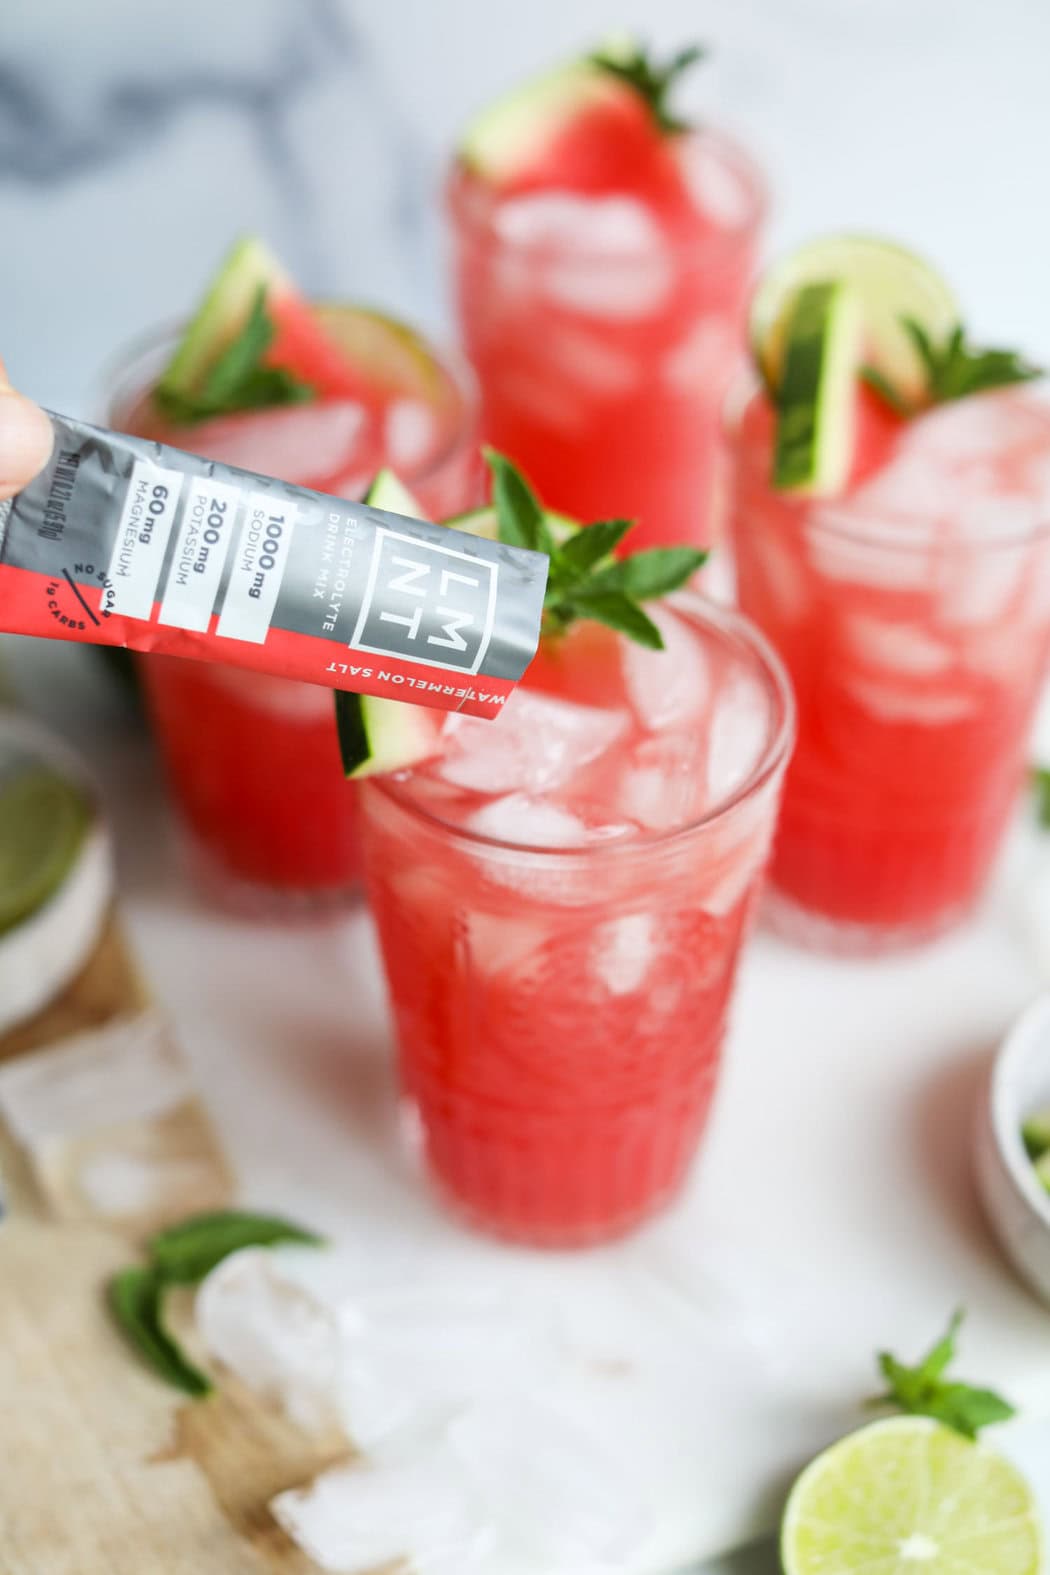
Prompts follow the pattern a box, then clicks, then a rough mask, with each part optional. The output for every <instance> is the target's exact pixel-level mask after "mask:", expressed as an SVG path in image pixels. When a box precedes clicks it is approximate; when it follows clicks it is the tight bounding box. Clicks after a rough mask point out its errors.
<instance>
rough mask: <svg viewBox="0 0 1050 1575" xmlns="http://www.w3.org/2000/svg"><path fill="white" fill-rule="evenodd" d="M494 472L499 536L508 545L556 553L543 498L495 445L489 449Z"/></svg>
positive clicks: (491, 468)
mask: <svg viewBox="0 0 1050 1575" xmlns="http://www.w3.org/2000/svg"><path fill="white" fill-rule="evenodd" d="M484 453H485V463H486V464H487V465H488V467H489V469H490V470H491V472H492V501H493V503H494V504H495V505H496V515H497V517H498V519H499V539H500V541H502V542H505V543H506V545H507V546H508V547H528V548H529V549H530V550H531V551H532V552H545V553H546V554H547V556H548V557H550V556H551V555H552V553H553V543H552V541H551V535H550V531H549V530H548V528H547V522H546V520H545V519H544V517H543V510H542V509H541V508H540V504H539V500H538V498H537V497H536V494H535V493H534V492H533V490H532V488H531V487H530V486H529V484H528V482H527V481H526V480H525V477H524V476H523V475H522V473H521V471H520V470H519V469H518V467H517V466H516V465H514V464H512V463H511V461H510V460H509V459H507V457H506V455H505V454H500V453H498V452H497V450H496V449H494V448H486V449H485V451H484Z"/></svg>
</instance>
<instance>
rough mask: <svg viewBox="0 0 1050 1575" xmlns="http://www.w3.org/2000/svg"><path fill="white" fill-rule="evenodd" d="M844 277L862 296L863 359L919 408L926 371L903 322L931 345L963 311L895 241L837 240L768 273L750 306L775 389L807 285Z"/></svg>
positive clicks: (762, 361) (754, 342)
mask: <svg viewBox="0 0 1050 1575" xmlns="http://www.w3.org/2000/svg"><path fill="white" fill-rule="evenodd" d="M829 280H841V281H842V282H843V283H846V284H850V285H852V286H853V288H854V290H855V291H856V292H857V294H858V295H859V297H860V302H861V313H862V316H863V319H864V343H863V359H864V361H865V362H866V363H867V364H868V365H869V366H871V367H873V368H874V369H875V370H876V371H877V372H879V373H881V374H882V376H883V377H884V378H885V379H886V381H887V382H888V383H889V384H890V386H891V387H892V388H893V389H894V390H895V391H896V393H897V394H898V395H899V396H900V398H901V399H902V400H903V401H904V402H905V403H906V404H909V405H914V406H916V407H918V406H920V405H922V404H923V402H924V399H925V395H926V372H925V369H924V367H923V364H922V360H921V358H920V356H919V354H918V351H917V350H916V348H915V345H914V343H913V342H912V339H911V337H910V335H909V334H908V331H907V329H906V328H905V327H904V325H903V323H902V321H901V320H902V318H913V319H914V320H915V322H917V323H919V324H920V325H921V326H922V327H923V328H924V329H925V330H926V332H927V334H929V336H930V338H931V339H932V340H933V342H934V344H942V343H943V342H944V340H945V339H947V337H948V335H949V334H950V333H951V331H952V329H953V328H954V327H955V325H956V323H957V322H958V321H959V308H958V306H957V304H956V301H955V297H954V296H953V295H952V292H951V290H950V289H949V288H948V286H947V285H946V284H945V282H944V280H943V279H942V278H941V276H940V274H939V273H937V271H936V269H934V268H932V267H931V266H930V264H929V263H927V262H925V261H924V260H923V259H922V258H921V257H916V256H915V254H914V253H913V252H909V251H905V250H904V248H903V247H902V246H896V245H894V244H893V242H892V241H884V240H879V239H878V238H877V237H875V236H868V235H832V236H827V237H825V238H824V239H822V240H817V241H813V242H811V243H810V245H808V246H803V247H800V248H799V250H798V251H797V252H792V254H791V256H790V257H786V258H784V260H783V261H782V262H780V263H777V264H775V265H774V266H773V267H772V268H770V269H769V271H768V272H767V273H766V275H765V277H764V279H763V281H762V283H761V284H760V285H759V288H758V290H757V292H756V294H755V299H754V303H753V305H752V307H751V326H750V332H751V347H752V351H753V353H754V356H755V360H756V361H757V362H758V365H759V367H760V368H761V371H762V374H763V376H764V377H765V379H766V381H767V382H768V384H769V385H770V387H771V388H777V387H779V384H780V378H781V371H782V368H783V363H784V353H785V345H786V337H787V328H788V324H789V323H790V321H791V317H792V314H793V310H794V305H795V302H796V299H797V297H798V294H799V291H800V290H801V289H803V287H804V286H805V285H807V284H815V283H824V282H827V281H829Z"/></svg>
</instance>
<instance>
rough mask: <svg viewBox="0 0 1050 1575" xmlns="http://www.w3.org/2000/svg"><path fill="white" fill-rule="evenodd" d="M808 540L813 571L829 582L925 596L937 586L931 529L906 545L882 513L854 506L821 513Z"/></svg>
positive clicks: (807, 529) (810, 528) (811, 522)
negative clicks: (889, 525)
mask: <svg viewBox="0 0 1050 1575" xmlns="http://www.w3.org/2000/svg"><path fill="white" fill-rule="evenodd" d="M805 534H806V546H807V548H808V551H809V557H810V561H811V562H812V564H813V568H814V569H815V570H816V572H817V574H819V575H822V576H823V577H824V578H825V579H828V580H834V581H836V582H841V583H843V584H847V585H863V586H870V587H871V588H872V589H875V590H884V591H923V590H926V589H928V588H929V587H930V586H931V585H932V584H933V574H934V565H935V556H934V542H935V538H934V534H933V531H932V529H931V530H930V531H928V532H925V531H923V532H917V533H916V534H915V535H914V537H913V538H912V539H903V538H902V537H901V536H900V535H898V534H893V533H890V532H889V531H888V530H887V529H886V521H885V519H883V518H882V517H881V516H880V515H879V514H878V513H874V514H872V513H868V514H865V513H864V512H863V511H862V510H860V509H859V508H857V507H855V506H854V505H852V504H851V505H850V506H849V507H848V508H847V507H846V506H845V505H843V506H841V507H838V508H836V509H833V510H828V511H823V510H817V511H816V512H815V513H814V515H813V517H812V519H810V520H809V521H807V522H806V526H805Z"/></svg>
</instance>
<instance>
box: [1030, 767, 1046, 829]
mask: <svg viewBox="0 0 1050 1575" xmlns="http://www.w3.org/2000/svg"><path fill="white" fill-rule="evenodd" d="M1032 783H1033V786H1034V787H1035V803H1036V815H1037V817H1038V820H1039V824H1040V825H1041V826H1042V827H1043V829H1044V830H1045V831H1050V766H1036V767H1035V769H1034V770H1033V772H1032Z"/></svg>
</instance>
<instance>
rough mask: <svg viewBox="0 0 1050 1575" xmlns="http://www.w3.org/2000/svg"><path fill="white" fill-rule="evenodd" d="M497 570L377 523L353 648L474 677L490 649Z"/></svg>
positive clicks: (492, 564)
mask: <svg viewBox="0 0 1050 1575" xmlns="http://www.w3.org/2000/svg"><path fill="white" fill-rule="evenodd" d="M498 573H499V568H498V565H497V564H495V563H487V562H485V560H484V559H482V558H472V557H470V556H468V554H467V553H465V552H457V551H456V550H455V548H452V547H440V546H438V545H436V544H433V543H430V542H425V541H417V540H416V539H415V538H414V537H412V536H403V535H402V534H401V533H400V532H399V531H394V530H387V529H386V528H385V527H383V526H377V528H376V539H375V545H374V546H373V548H372V562H371V564H370V565H369V570H368V585H367V588H366V590H365V597H364V601H363V602H362V604H361V611H360V613H359V615H358V619H357V626H356V628H355V629H354V637H353V639H352V640H351V642H350V644H351V645H352V646H356V647H357V649H358V650H360V651H376V652H379V653H381V654H384V655H387V656H405V657H409V658H411V660H412V661H415V662H426V663H427V664H428V665H429V666H431V667H452V668H456V669H457V670H458V671H460V672H464V673H476V672H477V671H478V669H479V668H480V666H481V663H482V661H483V660H484V657H485V652H486V651H487V650H488V645H489V640H490V639H491V636H492V620H493V615H494V613H495V609H496V580H497V575H498Z"/></svg>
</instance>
